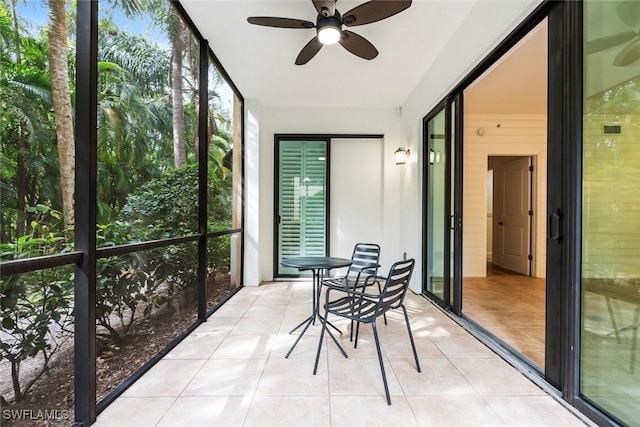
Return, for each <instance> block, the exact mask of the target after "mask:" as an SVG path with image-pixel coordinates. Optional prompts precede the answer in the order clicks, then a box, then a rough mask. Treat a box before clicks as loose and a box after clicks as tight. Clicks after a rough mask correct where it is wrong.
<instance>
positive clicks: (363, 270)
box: [347, 243, 380, 280]
mask: <svg viewBox="0 0 640 427" xmlns="http://www.w3.org/2000/svg"><path fill="white" fill-rule="evenodd" d="M379 261H380V245H377V244H375V243H357V244H356V245H355V246H354V247H353V253H352V254H351V265H350V266H349V271H348V272H347V277H348V278H350V279H354V280H355V279H357V278H358V277H359V276H360V277H362V279H363V280H364V278H365V277H367V276H369V275H372V274H376V272H377V270H378V263H379Z"/></svg>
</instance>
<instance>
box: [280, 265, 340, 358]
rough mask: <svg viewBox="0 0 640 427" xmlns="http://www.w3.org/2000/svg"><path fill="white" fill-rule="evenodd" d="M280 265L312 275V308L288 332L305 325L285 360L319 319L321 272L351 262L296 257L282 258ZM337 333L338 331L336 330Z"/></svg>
mask: <svg viewBox="0 0 640 427" xmlns="http://www.w3.org/2000/svg"><path fill="white" fill-rule="evenodd" d="M281 263H282V265H284V266H285V267H293V268H297V269H298V270H300V271H304V270H311V274H312V292H313V307H312V310H311V315H310V316H309V317H307V318H306V319H305V320H303V321H302V323H300V324H299V325H298V326H296V327H295V328H293V329H292V330H291V331H289V333H293V331H295V330H296V329H298V328H299V327H301V326H302V325H305V327H304V329H303V330H302V332H301V333H300V335H299V336H298V338H297V339H296V341H295V342H294V343H293V345H292V346H291V348H290V349H289V351H288V352H287V355H286V356H285V358H287V357H289V355H290V354H291V352H292V351H293V349H294V348H295V347H296V345H297V344H298V341H300V338H302V336H303V335H304V333H305V332H306V331H307V329H308V328H309V326H310V325H311V324H313V323H315V320H316V317H317V318H320V317H321V316H320V313H319V311H320V310H319V303H320V282H321V277H322V272H323V271H324V270H331V269H334V268H342V267H349V266H350V265H351V260H350V259H348V258H339V257H330V256H298V257H290V258H283V259H282V261H281ZM329 324H330V323H329ZM331 326H333V325H331ZM334 328H335V326H334ZM336 330H338V329H336ZM338 332H340V331H339V330H338ZM329 335H330V336H331V338H333V340H334V341H336V342H337V340H336V338H335V337H334V336H333V334H331V332H329Z"/></svg>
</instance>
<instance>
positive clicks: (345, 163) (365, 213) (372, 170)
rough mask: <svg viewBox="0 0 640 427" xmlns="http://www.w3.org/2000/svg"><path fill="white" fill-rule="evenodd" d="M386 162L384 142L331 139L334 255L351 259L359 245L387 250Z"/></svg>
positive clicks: (331, 230)
mask: <svg viewBox="0 0 640 427" xmlns="http://www.w3.org/2000/svg"><path fill="white" fill-rule="evenodd" d="M383 162H384V140H382V139H364V138H363V139H360V138H358V139H350V138H349V139H346V138H345V139H340V138H333V139H331V187H330V189H331V195H330V201H329V206H330V211H329V223H330V230H329V237H330V239H329V240H330V245H329V253H330V254H331V256H338V257H343V258H349V257H351V253H352V252H353V247H354V245H355V244H356V243H377V244H378V245H380V246H381V248H384V246H383V235H382V232H383V230H384V228H385V227H384V223H385V221H384V216H383V213H384V176H383V175H382V172H383V170H384V167H383V165H384V163H383ZM341 273H344V271H343V272H341Z"/></svg>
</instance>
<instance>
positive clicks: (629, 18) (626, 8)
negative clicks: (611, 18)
mask: <svg viewBox="0 0 640 427" xmlns="http://www.w3.org/2000/svg"><path fill="white" fill-rule="evenodd" d="M616 11H617V12H618V17H619V18H620V20H621V21H622V22H624V23H625V24H627V25H630V26H632V27H637V26H638V24H640V2H638V1H636V0H626V1H623V2H622V3H620V4H619V5H618V7H617V8H616Z"/></svg>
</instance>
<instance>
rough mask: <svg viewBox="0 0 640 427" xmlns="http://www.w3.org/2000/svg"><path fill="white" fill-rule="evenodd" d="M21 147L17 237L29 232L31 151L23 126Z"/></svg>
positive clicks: (17, 178)
mask: <svg viewBox="0 0 640 427" xmlns="http://www.w3.org/2000/svg"><path fill="white" fill-rule="evenodd" d="M19 138H20V142H19V144H20V145H19V147H20V148H19V149H18V155H17V161H18V162H17V163H18V165H17V168H16V195H17V197H18V218H17V222H18V223H17V224H16V235H15V236H14V237H15V238H16V239H17V238H18V237H20V236H24V235H25V234H27V213H26V206H25V205H26V203H25V200H26V198H27V196H28V191H29V184H28V177H27V165H26V162H27V155H26V153H28V152H29V141H28V140H27V137H26V136H25V135H23V134H22V126H20V131H19Z"/></svg>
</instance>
